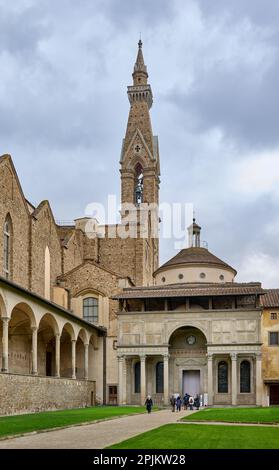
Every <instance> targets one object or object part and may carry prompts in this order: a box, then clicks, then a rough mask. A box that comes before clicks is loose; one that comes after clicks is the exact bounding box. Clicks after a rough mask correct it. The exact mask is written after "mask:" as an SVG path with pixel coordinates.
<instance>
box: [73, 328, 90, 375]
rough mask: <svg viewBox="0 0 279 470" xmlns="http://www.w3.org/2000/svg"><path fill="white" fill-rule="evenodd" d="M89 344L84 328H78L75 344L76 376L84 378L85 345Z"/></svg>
mask: <svg viewBox="0 0 279 470" xmlns="http://www.w3.org/2000/svg"><path fill="white" fill-rule="evenodd" d="M87 344H89V335H88V333H87V331H86V330H85V329H84V328H80V330H79V332H78V335H77V342H76V376H77V379H84V378H85V345H87Z"/></svg>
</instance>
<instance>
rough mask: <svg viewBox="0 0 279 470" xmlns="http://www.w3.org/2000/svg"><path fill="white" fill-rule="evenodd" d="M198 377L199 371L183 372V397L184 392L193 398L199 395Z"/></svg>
mask: <svg viewBox="0 0 279 470" xmlns="http://www.w3.org/2000/svg"><path fill="white" fill-rule="evenodd" d="M200 375H201V374H200V371H199V370H184V371H183V380H182V383H183V386H182V388H183V390H182V391H183V395H184V394H185V393H186V392H187V393H188V394H189V395H192V396H193V397H195V396H196V395H199V394H200Z"/></svg>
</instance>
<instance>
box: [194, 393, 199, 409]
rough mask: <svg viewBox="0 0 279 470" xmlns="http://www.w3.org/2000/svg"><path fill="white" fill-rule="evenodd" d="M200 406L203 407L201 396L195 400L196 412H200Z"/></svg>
mask: <svg viewBox="0 0 279 470" xmlns="http://www.w3.org/2000/svg"><path fill="white" fill-rule="evenodd" d="M200 406H201V403H200V397H199V395H196V397H195V400H194V407H195V408H196V410H199V409H200Z"/></svg>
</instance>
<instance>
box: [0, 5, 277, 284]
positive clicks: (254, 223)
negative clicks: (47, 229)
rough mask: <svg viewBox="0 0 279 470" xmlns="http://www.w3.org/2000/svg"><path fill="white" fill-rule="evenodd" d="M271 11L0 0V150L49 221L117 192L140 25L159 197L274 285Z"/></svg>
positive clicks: (169, 252)
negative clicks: (183, 208) (190, 210)
mask: <svg viewBox="0 0 279 470" xmlns="http://www.w3.org/2000/svg"><path fill="white" fill-rule="evenodd" d="M278 18H279V2H278V0H264V1H263V0H210V1H208V0H152V1H150V0H138V1H136V2H131V1H130V0H59V1H58V2H54V1H51V0H13V1H12V2H7V1H6V0H0V68H1V80H0V154H4V153H10V154H11V155H12V157H13V161H14V163H15V166H16V169H17V171H18V175H19V178H20V180H21V182H22V186H23V190H24V192H25V195H26V197H27V198H28V199H29V200H30V201H31V202H33V204H38V203H39V202H40V201H41V200H42V199H49V201H50V203H51V206H52V209H53V212H54V215H55V218H56V219H58V220H72V219H74V218H76V217H78V216H82V215H83V214H84V210H85V207H86V205H87V204H88V203H90V202H92V201H98V202H105V200H106V196H107V194H108V193H110V194H114V193H115V194H117V195H119V189H120V180H119V172H118V170H119V155H120V149H121V142H122V138H123V136H124V132H125V127H126V122H127V116H128V111H129V104H128V99H127V95H126V86H127V85H129V84H131V73H132V68H133V64H134V61H135V56H136V52H137V42H138V38H139V32H140V31H141V35H142V39H143V43H144V57H145V62H146V64H147V66H148V72H149V82H150V84H151V86H152V89H153V95H154V105H153V108H152V111H151V113H152V123H153V131H154V134H156V135H158V136H159V142H160V154H161V181H162V182H161V201H162V202H163V201H168V202H179V201H180V202H188V203H189V202H193V204H194V206H195V210H196V216H197V220H198V222H199V223H200V224H201V225H202V227H203V232H202V239H203V240H206V241H207V242H208V245H209V249H210V250H211V251H212V252H214V253H215V254H216V255H217V256H219V257H221V258H223V259H224V260H226V261H227V262H229V263H230V264H232V265H233V266H234V267H235V268H236V269H237V270H238V272H239V274H238V280H240V281H252V280H260V281H262V282H263V284H264V286H265V287H279V243H278V240H279V114H278V113H279V111H278V110H279V93H278V76H279V22H278ZM174 254H175V250H174V243H173V240H163V241H162V243H161V262H163V261H165V260H166V259H167V258H169V257H171V256H173V255H174Z"/></svg>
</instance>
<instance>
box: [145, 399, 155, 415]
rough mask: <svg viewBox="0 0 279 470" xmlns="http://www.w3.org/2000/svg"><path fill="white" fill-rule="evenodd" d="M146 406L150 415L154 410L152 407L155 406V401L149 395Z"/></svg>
mask: <svg viewBox="0 0 279 470" xmlns="http://www.w3.org/2000/svg"><path fill="white" fill-rule="evenodd" d="M145 406H146V410H147V413H148V414H150V413H151V410H152V406H153V401H152V398H151V396H150V395H147V398H146V400H145Z"/></svg>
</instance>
